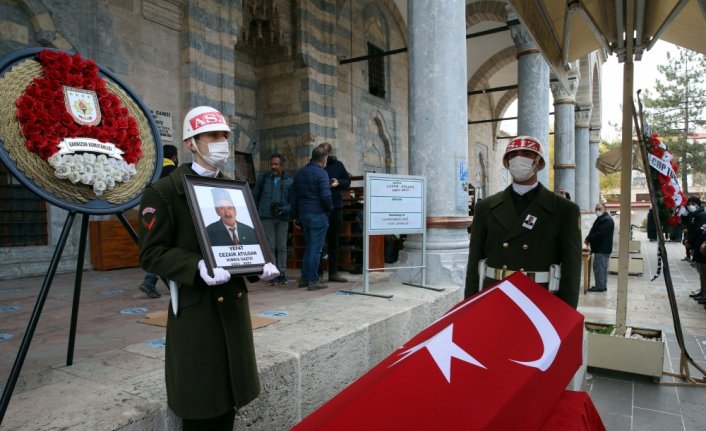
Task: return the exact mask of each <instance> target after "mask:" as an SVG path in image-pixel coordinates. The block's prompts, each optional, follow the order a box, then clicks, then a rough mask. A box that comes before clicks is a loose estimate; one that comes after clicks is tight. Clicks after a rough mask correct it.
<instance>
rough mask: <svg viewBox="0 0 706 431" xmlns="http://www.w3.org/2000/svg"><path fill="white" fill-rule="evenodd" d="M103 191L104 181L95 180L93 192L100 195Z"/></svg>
mask: <svg viewBox="0 0 706 431" xmlns="http://www.w3.org/2000/svg"><path fill="white" fill-rule="evenodd" d="M104 191H105V182H103V181H96V182H95V183H94V184H93V192H94V193H95V194H96V195H98V196H100V195H102V194H103V192H104Z"/></svg>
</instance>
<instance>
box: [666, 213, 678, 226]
mask: <svg viewBox="0 0 706 431" xmlns="http://www.w3.org/2000/svg"><path fill="white" fill-rule="evenodd" d="M667 221H668V222H669V225H670V226H676V225H678V224H679V223H681V217H679V216H678V215H671V216H669V218H668V219H667Z"/></svg>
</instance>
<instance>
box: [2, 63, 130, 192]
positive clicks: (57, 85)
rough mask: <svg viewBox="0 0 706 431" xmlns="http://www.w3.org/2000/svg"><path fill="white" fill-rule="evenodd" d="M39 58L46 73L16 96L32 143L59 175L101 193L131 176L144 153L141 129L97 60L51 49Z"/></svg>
mask: <svg viewBox="0 0 706 431" xmlns="http://www.w3.org/2000/svg"><path fill="white" fill-rule="evenodd" d="M37 59H38V60H39V62H40V63H41V64H42V66H43V71H42V76H40V77H37V78H34V79H33V80H32V82H31V83H30V84H29V85H28V86H27V88H26V89H25V91H24V93H23V94H22V96H20V97H19V98H18V99H17V100H16V101H15V105H16V106H17V111H16V114H15V115H16V117H17V119H18V121H19V123H20V128H21V130H22V134H23V135H24V138H25V140H26V141H25V146H26V147H27V149H28V150H29V151H31V152H33V153H35V154H37V155H39V157H41V158H42V159H44V160H46V161H47V162H49V164H50V165H51V166H52V167H53V168H54V169H55V172H54V174H55V176H56V177H57V178H59V179H66V180H69V181H70V182H71V183H73V184H77V183H79V182H80V183H81V184H85V185H87V186H93V191H94V192H95V193H96V195H101V194H102V193H103V192H104V191H105V190H110V189H112V188H114V187H115V186H116V184H117V183H120V182H123V183H125V182H128V181H130V178H132V177H133V176H134V175H136V169H135V163H137V161H138V160H139V159H140V158H141V157H142V140H141V139H140V129H139V127H138V125H137V121H135V118H133V117H132V115H130V112H129V111H128V109H127V108H126V107H125V106H123V103H122V101H121V100H120V98H119V97H118V96H116V95H115V94H114V93H111V92H110V91H108V89H107V87H106V83H105V81H104V80H103V78H101V77H100V76H99V75H98V66H97V65H96V63H94V62H93V61H92V60H90V59H83V58H82V57H81V56H80V55H79V54H75V55H69V54H67V53H64V52H59V51H51V50H44V51H42V52H40V53H39V54H37ZM77 141H80V142H77Z"/></svg>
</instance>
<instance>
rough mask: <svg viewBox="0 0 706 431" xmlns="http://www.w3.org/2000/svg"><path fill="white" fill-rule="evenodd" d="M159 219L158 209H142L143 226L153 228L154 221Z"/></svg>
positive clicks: (148, 228)
mask: <svg viewBox="0 0 706 431" xmlns="http://www.w3.org/2000/svg"><path fill="white" fill-rule="evenodd" d="M155 221H157V210H156V209H154V208H152V207H145V208H143V209H142V226H144V227H145V229H147V230H151V229H152V226H154V222H155Z"/></svg>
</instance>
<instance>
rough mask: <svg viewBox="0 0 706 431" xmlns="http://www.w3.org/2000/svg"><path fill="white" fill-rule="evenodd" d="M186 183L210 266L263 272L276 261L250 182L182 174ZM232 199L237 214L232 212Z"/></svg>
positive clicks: (256, 272)
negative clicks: (233, 229) (231, 231)
mask: <svg viewBox="0 0 706 431" xmlns="http://www.w3.org/2000/svg"><path fill="white" fill-rule="evenodd" d="M182 182H183V184H184V191H185V192H186V198H187V199H186V201H187V203H188V204H189V209H190V210H191V216H192V218H193V221H194V226H195V227H196V236H197V238H198V240H199V245H200V246H201V252H202V253H203V257H204V261H205V262H206V265H207V266H208V267H209V268H210V269H213V268H215V267H220V268H223V269H225V270H226V271H228V272H230V273H231V274H239V275H242V274H260V273H262V267H263V266H264V265H265V263H267V262H272V261H273V260H272V255H271V254H270V247H269V246H268V245H267V240H266V239H265V231H264V230H263V229H262V224H261V223H260V217H259V215H258V213H257V208H256V207H255V201H254V199H253V197H252V193H250V187H248V184H247V183H246V182H245V181H237V180H230V179H218V178H208V177H201V176H198V175H182ZM228 200H230V203H231V204H232V205H231V206H232V208H233V209H235V214H230V211H231V210H230V209H229V206H228V202H227V201H228ZM219 203H220V204H223V205H220V206H219ZM218 209H220V212H219V211H218ZM230 218H233V219H234V220H233V222H235V225H236V226H237V230H236V232H237V235H236V236H237V238H238V241H239V243H238V244H236V243H235V242H234V241H233V239H232V238H231V234H229V233H228V230H227V229H226V227H227V225H230V223H229V222H230V220H229V219H230ZM224 220H225V221H224Z"/></svg>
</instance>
